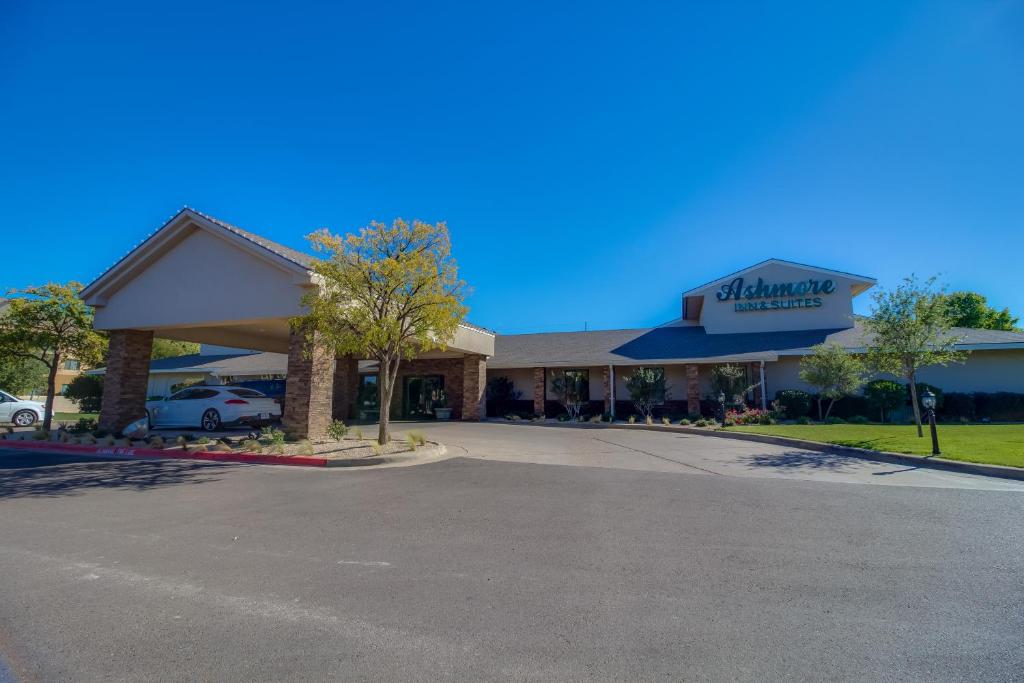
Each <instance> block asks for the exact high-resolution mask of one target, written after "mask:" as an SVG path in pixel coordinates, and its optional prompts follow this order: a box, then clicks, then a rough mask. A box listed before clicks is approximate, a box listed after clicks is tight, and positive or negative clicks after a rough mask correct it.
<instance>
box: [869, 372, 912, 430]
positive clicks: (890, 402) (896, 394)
mask: <svg viewBox="0 0 1024 683" xmlns="http://www.w3.org/2000/svg"><path fill="white" fill-rule="evenodd" d="M864 398H866V399H867V401H868V404H869V405H870V406H871V407H872V408H874V409H875V410H877V411H878V416H879V417H880V418H881V420H882V422H885V416H886V415H888V414H889V413H890V412H892V411H893V410H896V409H897V408H899V407H900V406H902V405H903V404H904V403H905V402H906V400H907V390H906V389H904V388H903V385H902V384H900V383H899V382H894V381H892V380H891V379H876V380H874V381H871V382H868V383H867V386H865V387H864Z"/></svg>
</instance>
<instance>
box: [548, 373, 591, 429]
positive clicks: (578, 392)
mask: <svg viewBox="0 0 1024 683" xmlns="http://www.w3.org/2000/svg"><path fill="white" fill-rule="evenodd" d="M551 393H552V394H554V395H555V399H556V400H557V401H558V402H559V403H561V404H562V406H563V407H564V408H565V412H567V413H568V414H569V419H570V420H571V421H573V422H576V421H577V420H579V419H580V413H581V412H582V410H583V404H584V403H586V402H587V401H588V400H589V399H590V382H589V381H588V378H587V376H586V374H585V372H584V371H581V370H553V371H552V372H551Z"/></svg>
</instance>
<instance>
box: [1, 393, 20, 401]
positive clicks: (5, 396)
mask: <svg viewBox="0 0 1024 683" xmlns="http://www.w3.org/2000/svg"><path fill="white" fill-rule="evenodd" d="M17 400H18V399H16V398H14V397H13V396H11V395H10V394H8V393H7V392H6V391H0V401H17Z"/></svg>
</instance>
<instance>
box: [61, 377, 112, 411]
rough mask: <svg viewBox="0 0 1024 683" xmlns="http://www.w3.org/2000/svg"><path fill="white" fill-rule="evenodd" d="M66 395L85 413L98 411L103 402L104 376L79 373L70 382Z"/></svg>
mask: <svg viewBox="0 0 1024 683" xmlns="http://www.w3.org/2000/svg"><path fill="white" fill-rule="evenodd" d="M64 396H66V397H67V398H69V399H70V400H71V401H72V402H73V403H74V404H75V405H77V406H78V409H79V410H81V411H82V412H83V413H98V412H99V411H100V404H101V403H102V402H103V378H102V377H97V376H96V375H79V376H78V377H75V378H74V379H73V380H71V383H70V384H68V388H67V390H65V392H64Z"/></svg>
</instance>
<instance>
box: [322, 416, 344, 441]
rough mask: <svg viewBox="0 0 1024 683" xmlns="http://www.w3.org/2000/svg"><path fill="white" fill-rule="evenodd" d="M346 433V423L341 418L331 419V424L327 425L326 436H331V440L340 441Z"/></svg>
mask: <svg viewBox="0 0 1024 683" xmlns="http://www.w3.org/2000/svg"><path fill="white" fill-rule="evenodd" d="M346 434H348V425H346V424H345V423H344V422H342V421H341V420H331V424H329V425H327V436H329V437H331V439H332V440H333V441H341V440H342V439H344V438H345V435H346Z"/></svg>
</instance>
